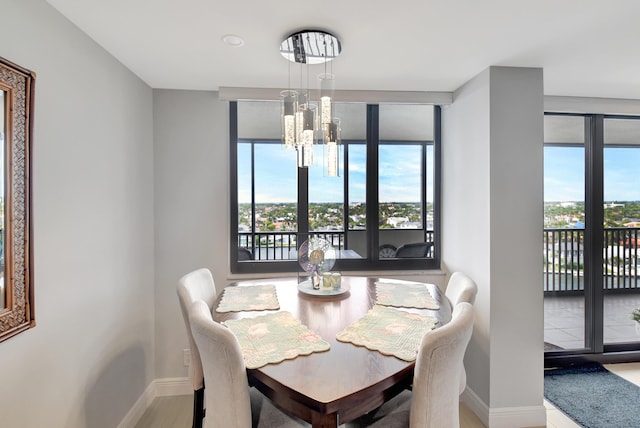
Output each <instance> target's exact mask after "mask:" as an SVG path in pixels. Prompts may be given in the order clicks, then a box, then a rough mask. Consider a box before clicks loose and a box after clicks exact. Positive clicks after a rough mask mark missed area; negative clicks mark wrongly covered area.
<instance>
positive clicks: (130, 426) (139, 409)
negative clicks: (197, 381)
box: [117, 377, 193, 428]
mask: <svg viewBox="0 0 640 428" xmlns="http://www.w3.org/2000/svg"><path fill="white" fill-rule="evenodd" d="M190 394H193V384H192V383H191V381H190V380H189V378H186V377H184V378H182V377H176V378H165V379H155V380H154V381H152V382H151V383H150V384H149V386H147V388H146V389H145V390H144V392H143V393H142V395H141V396H140V398H138V400H137V401H136V402H135V404H134V405H133V407H132V408H131V410H129V411H128V412H127V414H126V415H125V417H124V418H123V419H122V421H121V422H120V423H119V424H118V427H117V428H135V426H136V424H137V423H138V421H139V420H140V418H141V417H142V415H144V412H145V411H146V410H147V408H148V407H149V406H150V405H151V403H152V402H153V399H154V398H156V397H168V396H173V395H190Z"/></svg>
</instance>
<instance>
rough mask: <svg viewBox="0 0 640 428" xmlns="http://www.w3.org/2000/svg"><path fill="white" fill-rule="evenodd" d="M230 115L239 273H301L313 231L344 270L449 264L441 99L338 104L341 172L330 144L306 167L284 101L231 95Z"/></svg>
mask: <svg viewBox="0 0 640 428" xmlns="http://www.w3.org/2000/svg"><path fill="white" fill-rule="evenodd" d="M230 113H231V114H230V130H231V138H230V140H231V150H230V152H231V180H230V182H231V189H230V195H231V211H232V212H231V235H230V242H231V247H230V252H231V257H230V258H231V270H232V272H234V273H248V272H284V271H299V270H300V267H299V265H298V263H297V248H298V247H299V245H300V244H302V242H303V241H304V240H305V239H307V238H308V237H309V236H311V235H313V236H319V237H321V238H324V239H326V240H328V241H329V242H330V243H331V245H332V246H333V247H334V248H335V249H336V250H338V251H337V252H336V253H337V254H338V260H337V261H336V265H335V266H334V270H361V269H376V270H377V269H430V268H431V269H435V268H439V254H438V252H439V245H438V242H439V230H438V228H437V227H436V225H437V224H438V214H439V211H438V210H439V207H438V201H437V195H438V194H439V191H438V186H439V175H438V171H439V163H438V161H437V159H438V156H439V155H438V154H439V144H440V142H439V141H438V140H439V139H438V138H436V136H437V135H439V121H440V120H439V118H440V109H439V107H437V106H431V105H413V104H411V105H409V104H384V105H367V104H363V103H336V104H335V105H334V114H335V116H337V117H340V118H341V128H342V144H341V146H340V147H339V167H338V170H339V176H338V177H330V176H328V175H327V170H326V156H327V153H326V147H325V146H324V145H323V144H317V145H315V146H314V152H313V164H312V165H310V166H309V167H308V168H298V167H297V165H296V152H295V150H291V149H286V148H285V147H284V146H283V145H282V143H281V136H280V135H281V134H280V133H281V131H280V119H279V115H280V104H279V102H274V101H238V102H231V103H230Z"/></svg>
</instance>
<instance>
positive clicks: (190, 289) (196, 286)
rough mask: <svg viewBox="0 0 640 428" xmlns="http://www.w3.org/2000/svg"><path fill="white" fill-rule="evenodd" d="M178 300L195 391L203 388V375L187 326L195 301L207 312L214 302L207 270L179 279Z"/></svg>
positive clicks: (200, 361)
mask: <svg viewBox="0 0 640 428" xmlns="http://www.w3.org/2000/svg"><path fill="white" fill-rule="evenodd" d="M177 292H178V300H180V310H181V311H182V318H183V319H184V324H185V326H186V327H187V336H188V337H189V347H190V348H191V364H190V365H189V377H190V378H191V382H192V383H193V390H194V391H196V390H198V389H201V388H202V387H203V386H204V374H203V372H202V359H201V358H200V353H199V352H198V347H197V346H196V343H195V341H194V340H193V335H192V334H191V325H190V324H189V307H191V305H192V304H193V303H194V302H195V301H197V300H202V301H204V302H205V304H206V305H207V306H209V310H210V311H211V309H212V308H213V303H214V302H215V300H216V295H217V292H216V285H215V283H214V282H213V276H212V275H211V271H209V269H204V268H203V269H198V270H195V271H193V272H190V273H188V274H186V275H185V276H183V277H182V278H180V280H179V281H178V288H177Z"/></svg>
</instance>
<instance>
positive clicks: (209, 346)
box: [189, 300, 252, 428]
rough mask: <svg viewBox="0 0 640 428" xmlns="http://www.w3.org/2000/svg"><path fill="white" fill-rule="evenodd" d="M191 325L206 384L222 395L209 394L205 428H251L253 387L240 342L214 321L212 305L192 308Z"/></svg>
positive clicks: (206, 396)
mask: <svg viewBox="0 0 640 428" xmlns="http://www.w3.org/2000/svg"><path fill="white" fill-rule="evenodd" d="M189 322H190V324H191V331H192V333H193V338H194V340H195V342H196V345H197V347H198V350H199V351H200V356H201V357H202V363H203V364H202V366H203V369H204V378H205V382H206V383H207V385H210V386H211V385H215V386H214V390H215V391H216V392H219V393H218V394H205V400H206V402H205V408H206V409H207V415H206V417H205V418H204V427H205V428H214V427H224V428H247V427H250V426H251V425H252V422H251V402H250V398H249V383H248V380H247V371H246V368H245V365H244V360H243V358H242V350H241V349H240V344H239V343H238V339H237V338H236V337H235V336H234V335H233V333H232V332H231V330H229V329H228V328H226V327H224V326H222V325H220V324H218V323H216V322H215V321H213V318H212V317H211V309H210V308H209V305H208V304H207V303H205V302H204V301H202V300H199V301H196V302H194V303H193V304H192V305H191V307H190V308H189ZM208 389H209V388H208Z"/></svg>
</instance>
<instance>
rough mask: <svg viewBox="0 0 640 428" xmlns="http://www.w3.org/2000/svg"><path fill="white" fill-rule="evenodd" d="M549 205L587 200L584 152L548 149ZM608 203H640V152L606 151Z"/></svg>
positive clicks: (546, 194) (546, 191)
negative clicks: (585, 194) (550, 203)
mask: <svg viewBox="0 0 640 428" xmlns="http://www.w3.org/2000/svg"><path fill="white" fill-rule="evenodd" d="M544 200H545V202H561V201H584V149H583V148H581V147H557V146H554V147H552V146H546V147H545V149H544ZM604 200H605V201H640V149H638V148H631V147H629V148H627V147H625V148H614V147H607V148H605V150H604Z"/></svg>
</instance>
